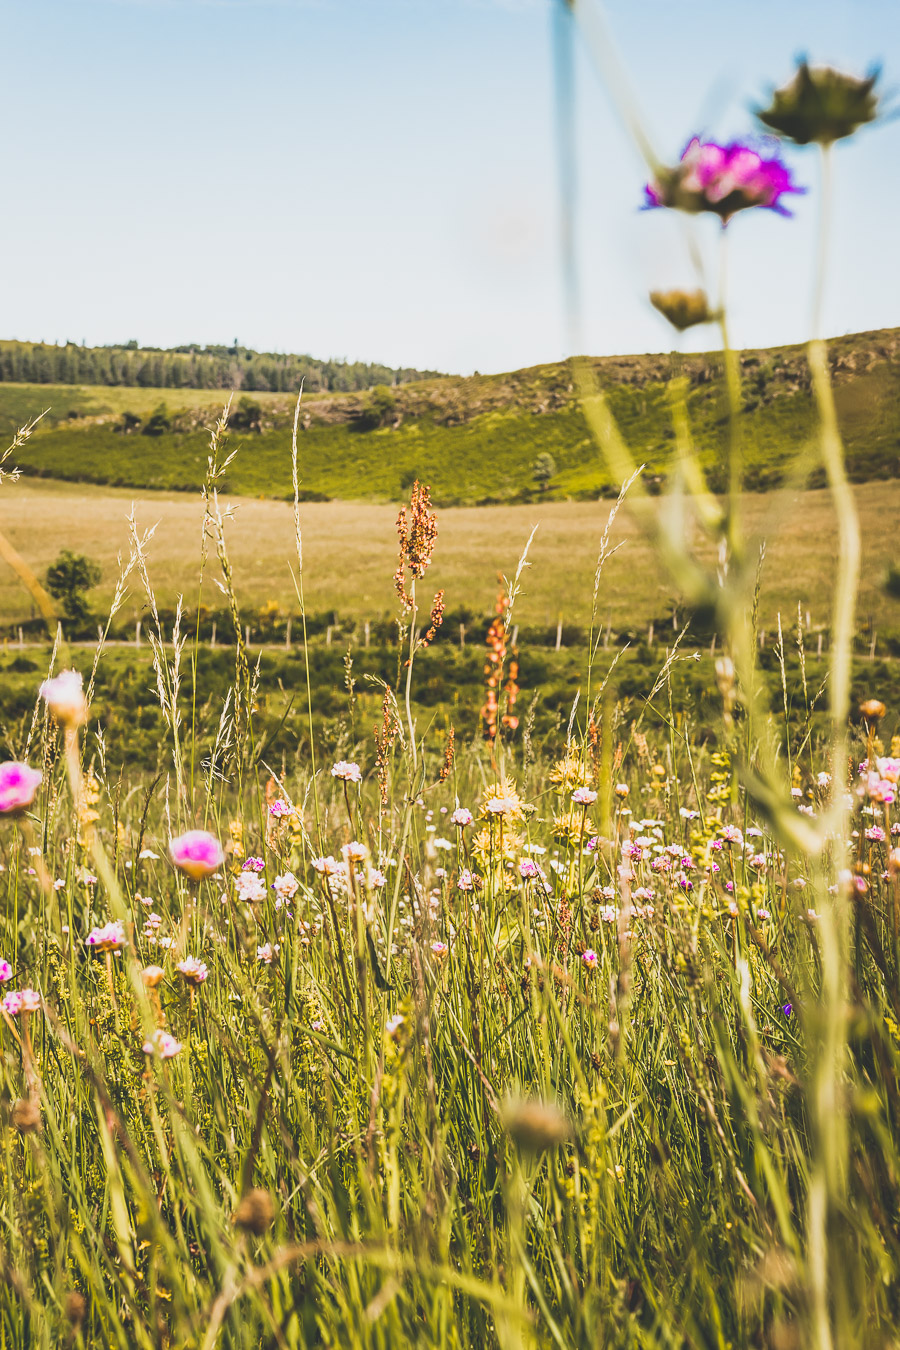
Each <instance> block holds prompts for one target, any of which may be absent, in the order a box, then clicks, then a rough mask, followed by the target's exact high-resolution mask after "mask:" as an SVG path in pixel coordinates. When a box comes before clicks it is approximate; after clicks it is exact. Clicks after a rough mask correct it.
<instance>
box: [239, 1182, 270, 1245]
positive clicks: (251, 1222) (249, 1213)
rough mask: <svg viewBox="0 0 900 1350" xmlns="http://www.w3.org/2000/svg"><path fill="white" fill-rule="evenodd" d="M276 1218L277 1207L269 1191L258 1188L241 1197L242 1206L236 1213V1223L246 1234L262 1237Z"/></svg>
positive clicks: (240, 1205)
mask: <svg viewBox="0 0 900 1350" xmlns="http://www.w3.org/2000/svg"><path fill="white" fill-rule="evenodd" d="M274 1218H275V1206H274V1204H273V1203H272V1197H271V1195H269V1192H268V1191H264V1190H262V1189H261V1188H260V1187H258V1186H256V1187H254V1188H253V1190H250V1191H247V1193H246V1195H244V1196H242V1197H241V1201H240V1204H239V1205H238V1207H237V1209H236V1210H235V1211H234V1222H235V1224H236V1225H237V1227H238V1228H243V1230H244V1232H245V1233H253V1234H254V1236H255V1237H262V1235H263V1233H264V1232H265V1231H266V1229H267V1228H269V1227H270V1226H271V1224H272V1220H273V1219H274Z"/></svg>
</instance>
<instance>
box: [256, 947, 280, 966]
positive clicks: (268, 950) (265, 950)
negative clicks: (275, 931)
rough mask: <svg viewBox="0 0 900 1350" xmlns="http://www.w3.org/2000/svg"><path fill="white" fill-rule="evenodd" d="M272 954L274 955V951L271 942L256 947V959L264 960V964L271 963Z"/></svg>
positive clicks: (268, 964)
mask: <svg viewBox="0 0 900 1350" xmlns="http://www.w3.org/2000/svg"><path fill="white" fill-rule="evenodd" d="M274 955H275V952H274V951H273V949H272V944H271V942H267V943H266V944H265V946H263V947H257V949H256V959H257V961H263V962H265V964H266V965H267V966H270V965H271V964H272V957H273V956H274Z"/></svg>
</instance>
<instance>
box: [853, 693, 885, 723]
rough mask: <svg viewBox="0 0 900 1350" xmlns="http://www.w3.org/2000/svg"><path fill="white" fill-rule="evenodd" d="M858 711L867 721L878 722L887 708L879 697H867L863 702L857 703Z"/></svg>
mask: <svg viewBox="0 0 900 1350" xmlns="http://www.w3.org/2000/svg"><path fill="white" fill-rule="evenodd" d="M859 711H860V712H861V713H862V715H863V717H864V718H865V719H866V721H867V722H880V721H881V719H882V717H884V714H885V713H886V712H887V708H885V706H884V704H883V703H882V702H881V701H880V700H879V699H877V698H867V699H866V701H865V703H861V704H860V705H859Z"/></svg>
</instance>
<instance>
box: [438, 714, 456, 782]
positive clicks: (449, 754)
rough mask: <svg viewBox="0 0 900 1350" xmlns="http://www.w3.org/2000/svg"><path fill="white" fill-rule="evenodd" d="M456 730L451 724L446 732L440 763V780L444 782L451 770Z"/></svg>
mask: <svg viewBox="0 0 900 1350" xmlns="http://www.w3.org/2000/svg"><path fill="white" fill-rule="evenodd" d="M455 742H456V731H455V729H454V727H453V725H452V724H451V726H450V730H449V731H448V732H447V744H446V745H445V746H444V762H443V764H442V765H441V773H440V781H441V782H442V783H446V781H447V779H448V778H449V777H450V775H451V773H452V772H453V755H454V751H455Z"/></svg>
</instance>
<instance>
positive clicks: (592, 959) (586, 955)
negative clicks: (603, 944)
mask: <svg viewBox="0 0 900 1350" xmlns="http://www.w3.org/2000/svg"><path fill="white" fill-rule="evenodd" d="M581 959H582V961H583V962H584V964H585V965H586V966H587V968H588V970H596V969H597V953H596V952H595V951H594V949H593V947H588V948H587V950H586V951H584V952H582V954H581Z"/></svg>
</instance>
